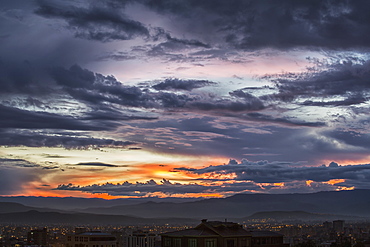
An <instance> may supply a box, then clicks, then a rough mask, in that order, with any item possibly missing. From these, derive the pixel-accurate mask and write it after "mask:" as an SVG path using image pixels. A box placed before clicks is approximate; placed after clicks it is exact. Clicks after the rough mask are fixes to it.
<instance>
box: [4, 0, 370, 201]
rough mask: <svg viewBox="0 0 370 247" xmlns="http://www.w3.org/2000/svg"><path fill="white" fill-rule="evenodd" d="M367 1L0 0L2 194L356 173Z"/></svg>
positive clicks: (365, 166) (358, 179)
mask: <svg viewBox="0 0 370 247" xmlns="http://www.w3.org/2000/svg"><path fill="white" fill-rule="evenodd" d="M369 10H370V2H369V1H367V0H327V1H322V0H300V1H296V0H279V1H276V0H264V1H260V0H229V1H222V0H201V1H200V0H177V1H173V0H104V1H93V0H81V1H77V0H51V1H42V0H40V1H36V0H14V1H7V0H0V195H3V196H21V195H22V196H58V197H67V196H73V197H99V198H106V199H113V198H129V197H132V198H141V197H159V198H167V197H174V198H179V197H185V198H209V197H226V196H231V195H234V194H237V193H275V194H276V193H312V192H318V191H336V190H353V189H369V188H370V152H369V150H370V133H369V129H370V128H369V127H370V126H369V124H370V115H369V110H370V98H369V96H370V35H369V33H370V15H369V14H368V13H369Z"/></svg>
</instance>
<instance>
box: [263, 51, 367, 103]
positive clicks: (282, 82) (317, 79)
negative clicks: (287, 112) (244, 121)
mask: <svg viewBox="0 0 370 247" xmlns="http://www.w3.org/2000/svg"><path fill="white" fill-rule="evenodd" d="M289 77H290V78H283V77H280V78H279V76H278V77H277V78H274V79H272V78H270V79H272V81H273V82H275V84H276V87H277V89H278V90H279V93H277V94H273V95H265V96H264V97H262V98H264V99H268V98H269V97H272V98H275V99H278V100H281V101H287V102H290V101H294V100H296V99H299V98H310V99H309V100H307V101H305V102H303V103H302V104H303V105H313V106H349V105H357V104H361V103H364V102H366V101H368V97H369V94H370V83H369V78H370V61H369V60H366V61H365V60H362V61H353V60H352V59H351V58H348V59H345V60H344V61H342V62H335V63H333V64H327V65H326V66H325V67H324V69H323V68H321V71H319V72H316V73H307V74H303V75H302V74H290V75H289ZM336 96H341V97H343V99H341V100H338V99H335V98H334V97H336ZM312 98H318V100H313V99H312ZM320 99H325V100H321V101H319V100H320Z"/></svg>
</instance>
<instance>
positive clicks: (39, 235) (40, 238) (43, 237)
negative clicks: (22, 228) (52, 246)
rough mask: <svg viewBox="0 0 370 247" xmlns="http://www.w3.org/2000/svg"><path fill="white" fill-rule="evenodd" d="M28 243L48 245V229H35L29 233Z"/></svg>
mask: <svg viewBox="0 0 370 247" xmlns="http://www.w3.org/2000/svg"><path fill="white" fill-rule="evenodd" d="M27 244H29V245H38V246H47V245H48V229H47V228H46V227H44V228H43V229H34V230H31V231H30V232H28V233H27Z"/></svg>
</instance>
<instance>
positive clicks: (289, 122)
mask: <svg viewBox="0 0 370 247" xmlns="http://www.w3.org/2000/svg"><path fill="white" fill-rule="evenodd" d="M241 118H244V119H247V120H250V121H257V122H267V123H277V124H282V125H286V126H307V127H323V126H326V124H325V123H324V122H304V121H298V120H294V119H288V118H274V117H271V116H269V115H265V114H262V113H258V112H251V113H247V114H245V115H244V116H242V117H241Z"/></svg>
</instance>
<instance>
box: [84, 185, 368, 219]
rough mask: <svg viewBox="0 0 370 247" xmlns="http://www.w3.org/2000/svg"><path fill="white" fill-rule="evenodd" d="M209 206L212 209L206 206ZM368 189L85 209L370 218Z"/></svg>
mask: <svg viewBox="0 0 370 247" xmlns="http://www.w3.org/2000/svg"><path fill="white" fill-rule="evenodd" d="M210 205H212V206H210ZM369 208H370V190H353V191H328V192H317V193H310V194H299V193H297V194H238V195H234V196H231V197H227V198H217V199H215V198H213V199H204V200H200V201H195V202H185V203H166V202H164V203H160V204H159V203H156V202H154V203H151V204H150V206H148V205H147V204H137V205H125V206H114V207H109V208H87V209H84V210H83V211H84V212H89V213H98V214H106V213H109V214H117V215H120V214H129V215H136V216H141V217H150V216H151V215H156V216H158V217H163V216H167V217H189V216H190V215H191V217H195V218H216V217H227V218H240V217H242V216H245V215H250V214H253V213H256V212H260V211H306V212H312V213H320V214H339V215H354V216H370V210H369Z"/></svg>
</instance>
